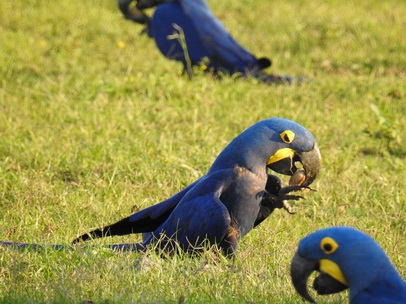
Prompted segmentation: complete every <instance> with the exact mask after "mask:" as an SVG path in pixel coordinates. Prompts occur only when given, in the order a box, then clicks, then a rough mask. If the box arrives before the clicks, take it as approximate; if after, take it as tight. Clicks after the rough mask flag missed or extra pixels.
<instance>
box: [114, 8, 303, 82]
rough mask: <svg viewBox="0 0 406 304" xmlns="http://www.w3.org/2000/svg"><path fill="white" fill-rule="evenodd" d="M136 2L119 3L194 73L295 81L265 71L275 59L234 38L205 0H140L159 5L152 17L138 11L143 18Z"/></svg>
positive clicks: (164, 50)
mask: <svg viewBox="0 0 406 304" xmlns="http://www.w3.org/2000/svg"><path fill="white" fill-rule="evenodd" d="M132 2H133V0H119V4H120V5H119V6H120V8H121V10H122V11H123V13H124V15H125V16H126V18H128V19H131V20H133V21H136V22H138V23H144V24H147V30H146V31H147V32H148V33H149V35H150V36H151V37H153V38H154V40H155V42H156V44H157V47H158V49H159V50H160V51H161V53H162V54H163V55H164V56H165V57H167V58H169V59H171V60H176V61H180V62H182V64H183V65H184V68H185V71H187V72H188V73H189V74H190V76H191V70H190V67H191V66H198V65H200V66H201V67H204V69H205V70H209V71H212V72H214V73H219V72H224V73H228V74H234V73H239V74H240V75H242V76H248V77H255V78H258V79H259V80H261V81H263V82H267V83H274V82H286V83H290V82H292V80H294V79H293V78H292V77H289V76H276V75H268V74H266V73H264V72H262V71H261V70H263V69H265V68H267V67H269V66H270V65H271V61H270V60H269V59H267V58H256V57H255V56H254V55H253V54H252V53H251V52H250V51H249V50H247V49H246V48H244V47H243V46H241V45H240V44H239V43H238V42H237V41H236V40H234V39H233V37H231V35H230V34H229V33H228V31H227V30H226V28H225V27H224V25H223V24H222V23H221V22H220V21H219V20H218V19H217V18H216V17H215V16H214V15H213V13H212V12H211V11H210V9H209V7H208V5H207V3H206V1H205V0H175V1H153V2H152V3H146V2H148V1H142V0H138V1H137V7H141V8H145V7H151V6H155V5H157V8H156V10H155V12H154V14H153V16H152V18H151V19H150V20H149V17H148V16H147V15H145V13H143V12H142V10H141V11H139V12H137V13H138V14H142V15H141V16H142V17H139V18H134V13H132V11H131V10H129V9H128V7H129V5H130V4H131V3H132ZM179 28H180V29H181V31H182V34H183V36H184V40H185V44H186V45H182V44H181V43H180V42H179V39H175V38H174V37H173V35H174V34H175V35H179V34H180V32H179V30H178V29H179ZM171 36H172V39H171V38H170V37H171ZM188 57H189V58H188ZM296 80H298V81H300V80H301V79H299V78H298V79H296Z"/></svg>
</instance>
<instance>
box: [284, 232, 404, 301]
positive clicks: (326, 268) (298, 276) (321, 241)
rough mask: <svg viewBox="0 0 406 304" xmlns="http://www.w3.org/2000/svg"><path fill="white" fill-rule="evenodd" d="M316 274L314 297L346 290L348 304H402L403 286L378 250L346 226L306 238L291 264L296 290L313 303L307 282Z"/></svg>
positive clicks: (381, 252)
mask: <svg viewBox="0 0 406 304" xmlns="http://www.w3.org/2000/svg"><path fill="white" fill-rule="evenodd" d="M313 271H318V272H319V276H318V277H317V278H316V279H315V281H314V284H313V287H314V288H315V289H316V291H317V293H318V294H332V293H337V292H340V291H342V290H345V289H347V288H349V290H350V293H349V299H350V303H351V304H366V303H368V304H401V303H406V283H405V281H403V279H402V278H401V276H400V275H399V273H398V272H397V270H396V269H395V267H394V266H393V265H392V263H391V262H390V260H389V258H388V257H387V256H386V254H385V252H384V251H383V250H382V248H381V247H380V246H379V245H378V244H377V243H376V242H375V241H374V240H373V239H372V238H371V237H370V236H368V235H367V234H365V233H363V232H361V231H359V230H356V229H354V228H349V227H330V228H325V229H321V230H318V231H316V232H314V233H311V234H310V235H308V236H306V237H305V238H304V239H302V240H301V241H300V243H299V248H298V250H297V252H296V254H295V256H294V258H293V261H292V264H291V277H292V282H293V285H294V287H295V289H296V291H297V292H298V293H299V294H300V295H301V296H302V297H303V298H304V299H306V300H308V301H309V302H313V303H315V302H314V300H313V299H312V297H311V296H310V295H309V293H308V291H307V280H308V278H309V276H310V274H311V273H312V272H313Z"/></svg>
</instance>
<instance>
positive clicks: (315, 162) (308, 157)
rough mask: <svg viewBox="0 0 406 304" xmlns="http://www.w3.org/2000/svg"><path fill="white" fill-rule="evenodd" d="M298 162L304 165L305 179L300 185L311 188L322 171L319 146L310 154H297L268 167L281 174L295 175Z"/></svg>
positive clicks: (309, 152)
mask: <svg viewBox="0 0 406 304" xmlns="http://www.w3.org/2000/svg"><path fill="white" fill-rule="evenodd" d="M297 162H299V163H301V164H302V166H303V171H304V179H303V180H302V181H301V183H300V185H302V186H309V185H310V184H311V183H312V182H313V181H314V180H315V179H316V177H317V174H318V173H319V171H320V169H321V154H320V150H319V148H318V147H317V144H315V145H314V147H313V149H312V150H310V151H308V152H295V153H294V154H293V155H288V156H287V157H285V158H282V159H280V160H278V161H276V162H273V163H271V164H269V165H268V167H269V168H270V169H271V170H273V171H275V172H277V173H280V174H285V175H293V174H295V173H296V171H298V168H297V167H296V163H297Z"/></svg>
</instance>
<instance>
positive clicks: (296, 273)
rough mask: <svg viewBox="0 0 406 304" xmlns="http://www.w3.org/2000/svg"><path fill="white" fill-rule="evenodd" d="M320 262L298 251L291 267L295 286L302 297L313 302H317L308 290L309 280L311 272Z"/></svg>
mask: <svg viewBox="0 0 406 304" xmlns="http://www.w3.org/2000/svg"><path fill="white" fill-rule="evenodd" d="M318 264H319V262H318V261H317V260H310V259H305V258H303V257H301V256H300V255H299V253H298V252H296V253H295V256H294V257H293V260H292V263H291V268H290V276H291V278H292V283H293V286H294V287H295V289H296V291H297V292H298V294H299V295H300V296H301V297H302V298H304V299H305V300H307V301H309V302H311V303H316V302H315V301H314V300H313V298H312V297H311V296H310V294H309V292H308V290H307V281H308V279H309V277H310V275H311V273H312V272H313V271H315V270H317V269H318Z"/></svg>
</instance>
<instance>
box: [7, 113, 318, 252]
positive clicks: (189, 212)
mask: <svg viewBox="0 0 406 304" xmlns="http://www.w3.org/2000/svg"><path fill="white" fill-rule="evenodd" d="M299 165H300V166H302V168H300V167H299ZM267 168H269V169H271V170H273V171H275V172H278V173H281V174H285V175H290V176H291V178H290V182H289V184H290V185H289V186H286V187H283V185H282V182H281V180H280V178H279V177H277V176H275V175H272V174H268V172H267ZM320 168H321V156H320V152H319V149H318V148H317V144H316V140H315V138H314V137H313V135H312V134H311V133H310V132H309V131H308V130H307V129H305V128H304V127H302V126H301V125H299V124H297V123H295V122H293V121H290V120H287V119H283V118H270V119H266V120H263V121H260V122H258V123H256V124H254V125H253V126H251V127H249V128H248V129H246V130H245V131H244V132H243V133H241V134H240V135H238V136H237V137H236V138H234V140H232V141H231V143H229V144H228V145H227V146H226V148H225V149H224V150H223V151H222V152H221V153H220V154H219V156H218V157H217V159H216V160H215V161H214V163H213V164H212V166H211V168H210V169H209V170H208V172H207V174H206V175H204V176H203V177H201V178H200V179H198V180H197V181H195V182H194V183H192V184H191V185H189V186H187V187H186V188H185V189H183V190H182V191H180V192H179V193H177V194H175V195H174V196H172V197H170V198H169V199H167V200H165V201H163V202H161V203H158V204H155V205H152V206H150V207H148V208H146V209H143V210H141V211H139V212H136V213H134V214H132V215H130V216H129V217H126V218H124V219H122V220H120V221H118V222H117V223H114V224H112V225H109V226H106V227H104V228H101V229H96V230H94V231H91V232H90V233H87V234H84V235H82V236H80V237H78V238H76V239H75V240H74V241H73V243H77V242H79V241H84V240H88V239H91V238H97V237H103V236H112V235H126V234H131V233H144V241H143V242H141V243H136V244H115V245H108V246H106V247H108V248H112V249H118V250H136V251H142V250H144V249H145V248H146V246H148V245H149V244H156V245H157V246H158V248H162V249H166V250H169V251H171V252H173V251H174V250H175V249H178V248H180V249H182V250H184V251H187V252H188V251H194V250H199V249H201V248H202V246H204V245H206V244H207V245H210V246H211V245H215V246H217V247H218V248H219V249H220V250H221V251H222V252H223V253H224V254H226V255H228V254H233V253H234V252H235V250H236V249H237V245H238V240H239V239H241V238H242V237H243V236H244V235H245V234H247V233H248V232H249V231H250V230H251V229H252V228H253V227H255V226H257V225H259V224H260V223H261V222H262V221H263V220H264V219H266V218H267V217H268V216H269V215H270V214H271V213H272V212H273V210H274V209H275V208H286V201H285V200H289V199H293V200H297V199H299V198H300V196H297V195H289V192H291V191H298V190H303V189H306V188H308V186H309V185H310V184H311V183H312V182H313V181H314V179H315V178H316V176H317V174H318V172H319V170H320ZM287 209H288V211H290V210H289V208H287ZM0 244H2V245H8V246H14V247H18V248H26V247H30V248H43V247H52V248H54V249H64V248H66V247H64V246H61V245H50V246H42V245H36V244H25V243H9V242H2V243H0ZM68 248H72V247H69V246H68Z"/></svg>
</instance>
